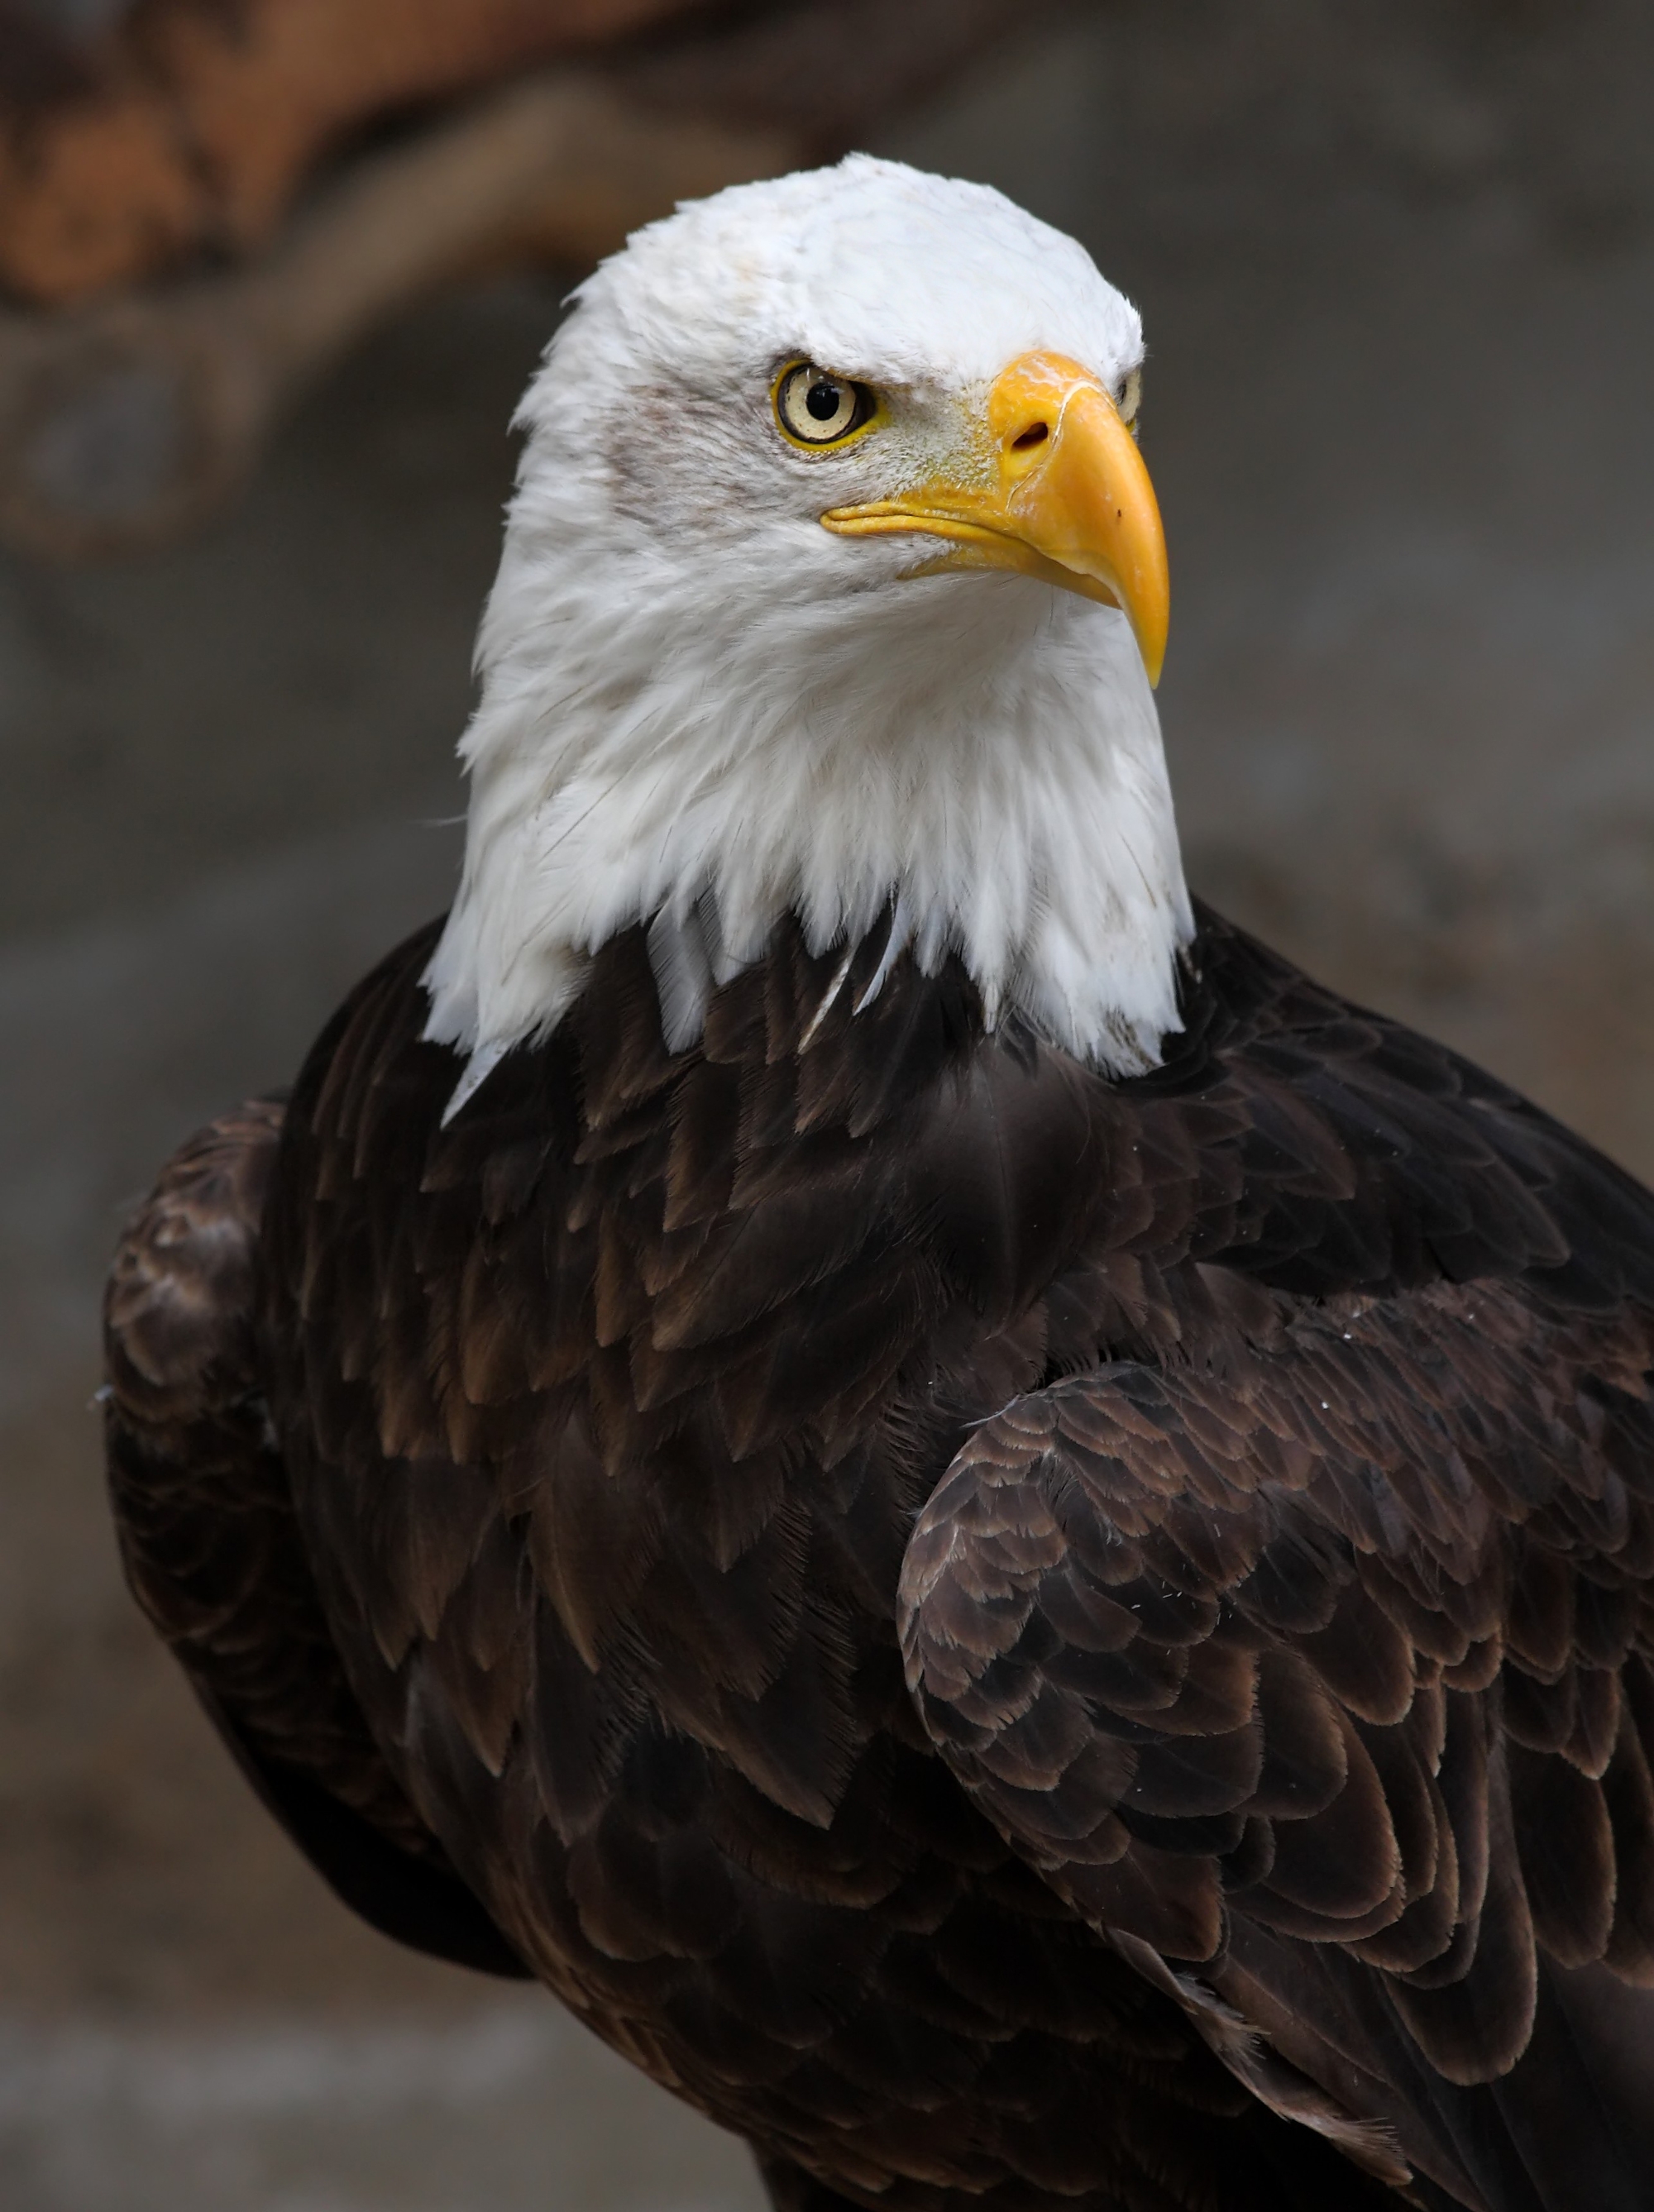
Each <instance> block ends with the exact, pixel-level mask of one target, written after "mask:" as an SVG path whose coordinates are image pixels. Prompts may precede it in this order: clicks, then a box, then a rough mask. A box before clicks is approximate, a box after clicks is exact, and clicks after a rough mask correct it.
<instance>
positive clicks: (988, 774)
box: [426, 155, 1192, 1110]
mask: <svg viewBox="0 0 1654 2212" xmlns="http://www.w3.org/2000/svg"><path fill="white" fill-rule="evenodd" d="M577 298H578V302H579V304H578V307H577V308H576V311H575V313H573V314H572V315H571V316H570V317H569V319H568V320H567V321H566V322H565V323H564V324H563V325H562V328H561V329H560V330H559V331H558V332H557V334H556V337H555V338H554V339H553V341H552V343H551V345H550V348H549V349H548V352H547V355H546V359H545V362H544V366H543V368H541V369H540V371H539V373H538V375H537V376H536V378H535V380H534V381H533V383H532V385H531V386H530V387H529V389H528V392H527V394H526V397H525V398H524V401H523V404H522V406H521V409H520V412H519V416H518V421H519V423H520V425H521V426H522V427H523V428H526V430H527V432H528V441H527V446H526V451H525V453H524V455H523V459H522V465H521V468H520V476H519V483H518V489H517V492H516V495H515V497H514V501H513V503H512V507H511V511H510V516H509V520H508V526H507V530H506V541H505V550H504V556H503V558H502V562H501V565H500V573H499V577H498V580H497V581H496V584H495V586H494V591H493V593H492V596H491V597H490V601H489V605H488V611H487V613H486V616H485V617H484V619H483V627H482V632H481V636H480V640H479V644H478V661H479V665H480V668H481V671H482V676H483V693H482V700H481V704H480V705H479V707H478V708H477V714H476V716H475V718H474V719H473V720H472V722H471V727H470V729H469V730H468V732H466V735H465V739H464V742H463V744H462V746H461V754H462V757H463V758H464V760H465V763H466V764H467V766H468V768H469V770H470V773H471V810H470V817H469V824H468V832H467V844H466V854H465V874H464V878H463V881H462V883H461V885H460V890H459V897H458V899H457V901H456V902H455V905H454V908H453V913H452V915H450V917H449V920H448V923H447V928H446V930H445V932H444V934H443V937H442V939H441V944H440V945H439V946H438V948H437V951H436V952H435V956H434V957H433V959H432V961H431V963H430V968H429V973H428V975H427V979H426V980H427V983H428V985H429V990H430V994H431V1012H430V1019H429V1025H428V1030H427V1034H428V1035H429V1036H431V1037H433V1038H435V1039H438V1040H440V1041H442V1042H449V1043H452V1044H453V1045H455V1046H456V1047H457V1048H459V1050H460V1051H461V1052H463V1053H465V1054H468V1055H470V1056H471V1060H470V1068H469V1072H468V1074H467V1077H466V1079H465V1081H464V1083H463V1084H462V1086H461V1090H460V1091H459V1094H457V1096H456V1101H455V1103H456V1104H457V1103H459V1101H460V1099H462V1098H463V1097H465V1096H468V1095H469V1094H470V1091H471V1090H472V1089H473V1088H474V1087H475V1085H476V1084H477V1082H478V1081H480V1080H481V1079H482V1077H483V1074H485V1073H486V1072H487V1070H488V1069H489V1068H490V1067H491V1066H493V1065H494V1064H495V1062H496V1060H498V1059H499V1057H500V1055H501V1054H502V1053H503V1052H505V1051H506V1050H508V1048H510V1047H511V1046H512V1045H514V1044H515V1043H517V1042H520V1040H522V1039H525V1038H527V1037H531V1036H537V1035H544V1034H545V1033H546V1032H547V1031H549V1030H550V1029H551V1028H552V1027H554V1026H555V1024H556V1021H557V1020H558V1018H559V1017H560V1016H561V1014H562V1012H563V1011H564V1010H565V1008H566V1007H567V1006H569V1002H570V1000H572V999H573V998H574V997H575V995H576V994H577V993H578V992H579V990H580V989H581V982H582V978H583V975H584V971H585V968H586V963H587V958H588V957H589V955H590V954H591V952H592V951H594V950H595V949H596V948H597V947H598V946H599V945H601V944H602V943H603V942H604V941H605V939H607V938H609V937H610V936H611V935H612V934H613V933H615V932H617V931H618V930H621V929H623V928H625V927H628V926H629V925H630V924H632V923H634V922H636V921H640V920H650V919H653V921H654V929H653V932H652V936H651V947H652V951H654V957H655V968H656V974H657V976H658V978H659V979H660V986H661V991H662V999H663V1006H664V1010H665V1012H666V1022H667V1029H668V1036H669V1040H670V1042H672V1043H673V1044H675V1045H676V1044H682V1043H684V1042H688V1041H689V1040H690V1038H691V1037H692V1036H694V1035H695V1034H696V1030H697V1028H698V1023H699V1018H700V1010H701V1007H702V1005H703V1003H704V998H705V994H706V992H707V990H708V989H709V988H710V987H713V985H714V984H715V982H716V981H720V980H721V979H723V978H725V977H727V975H729V974H731V973H733V972H734V970H735V969H738V968H739V966H740V965H741V964H742V963H745V962H747V961H750V960H751V959H753V958H755V957H757V955H758V954H759V953H760V952H761V951H762V950H763V946H764V944H765V942H766V940H767V939H768V938H769V934H770V933H771V931H772V929H773V928H774V927H775V923H776V921H778V919H779V918H780V917H781V916H782V915H784V914H786V913H787V911H788V910H789V909H791V910H792V911H793V912H794V913H796V914H797V915H799V917H800V921H801V922H802V925H803V927H804V930H805V933H806V937H807V939H808V940H809V942H810V944H811V945H812V947H813V948H816V949H818V950H822V949H825V948H827V947H829V946H830V945H833V944H835V943H836V942H840V941H846V942H854V940H855V939H858V938H859V937H860V935H861V934H862V933H864V932H865V931H866V930H867V928H869V927H871V926H872V924H873V921H875V919H876V918H877V916H878V915H879V914H880V912H882V911H883V910H884V908H885V906H886V904H887V903H888V902H891V901H894V902H896V903H897V911H898V915H899V917H900V922H901V933H902V934H903V936H904V937H905V938H906V939H908V940H909V941H910V943H911V945H912V946H913V949H914V951H915V956H916V957H917V958H918V959H919V961H920V962H921V964H922V965H923V966H925V967H926V968H928V969H933V968H934V967H936V966H937V965H939V963H941V961H942V960H944V959H945V958H946V956H947V954H948V953H949V952H950V951H957V952H958V954H959V956H960V957H961V958H962V959H963V961H964V964H965V966H966V968H967V969H969V971H970V974H971V975H972V976H973V977H974V978H975V980H976V983H977V984H978V986H979V987H980V988H981V991H982V997H983V1000H984V1003H985V1006H986V1007H987V1009H988V1017H989V1019H990V1020H992V1019H994V1018H997V1017H998V1015H999V1014H1000V1012H1002V1011H1003V1010H1004V1009H1005V1008H1006V1006H1017V1007H1019V1008H1020V1009H1021V1010H1022V1011H1023V1012H1025V1014H1026V1015H1027V1016H1028V1018H1030V1019H1031V1021H1032V1022H1033V1023H1034V1024H1035V1025H1036V1026H1037V1028H1038V1029H1039V1030H1041V1031H1042V1032H1043V1033H1044V1034H1045V1035H1047V1036H1049V1037H1050V1038H1052V1039H1053V1040H1054V1041H1055V1042H1058V1043H1061V1044H1062V1045H1064V1046H1065V1047H1067V1048H1069V1049H1070V1050H1072V1051H1074V1052H1076V1053H1078V1054H1081V1055H1082V1056H1084V1057H1085V1058H1087V1059H1088V1060H1091V1061H1092V1062H1093V1063H1094V1064H1095V1065H1097V1066H1100V1067H1102V1068H1104V1069H1105V1070H1106V1071H1108V1072H1110V1073H1130V1072H1134V1071H1136V1070H1139V1069H1141V1068H1143V1067H1144V1066H1149V1065H1152V1064H1153V1062H1154V1060H1156V1058H1157V1057H1158V1047H1159V1042H1160V1040H1161V1038H1162V1037H1163V1036H1164V1035H1165V1034H1166V1033H1167V1032H1168V1031H1171V1030H1175V1029H1176V1028H1177V1004H1176V964H1177V950H1178V947H1179V946H1180V945H1182V944H1183V943H1185V942H1186V941H1187V940H1188V938H1189V935H1190V933H1191V928H1192V924H1191V921H1190V916H1189V902H1188V896H1187V894H1186V892H1185V890H1184V887H1183V872H1182V867H1181V864H1180V861H1179V857H1178V850H1177V830H1176V827H1175V824H1174V821H1173V817H1172V810H1171V794H1170V791H1169V788H1168V786H1167V780H1166V773H1165V765H1164V756H1163V752H1162V749H1161V744H1160V734H1159V725H1158V720H1157V718H1156V714H1155V711H1154V702H1153V696H1152V692H1151V691H1150V689H1149V686H1148V683H1147V680H1146V676H1145V674H1144V671H1143V666H1142V663H1141V660H1140V658H1139V655H1138V652H1137V648H1136V646H1135V644H1134V641H1133V637H1132V634H1131V631H1130V629H1129V628H1128V623H1127V622H1126V618H1125V617H1124V616H1123V615H1122V614H1119V613H1117V612H1116V611H1114V610H1113V609H1111V608H1109V607H1105V606H1102V605H1098V604H1097V603H1096V602H1095V601H1092V600H1090V599H1082V598H1079V597H1078V596H1075V595H1073V594H1072V593H1069V592H1062V591H1058V590H1055V589H1053V588H1052V587H1051V586H1049V585H1047V584H1044V583H1041V582H1038V581H1036V580H1031V579H1029V578H1025V577H1021V576H1016V575H1011V574H952V575H939V576H929V577H924V578H913V577H911V576H909V575H905V574H904V573H903V572H904V571H906V570H908V569H909V568H911V567H912V565H913V562H914V545H913V541H912V540H911V539H910V538H901V537H888V538H842V537H840V536H837V535H835V534H834V533H833V532H830V531H828V530H826V529H824V528H823V527H822V526H821V522H820V519H819V518H820V516H821V513H823V511H824V509H825V508H826V507H830V506H837V505H842V504H845V503H848V502H851V501H867V500H871V499H879V498H883V497H886V496H889V495H892V494H893V493H895V492H896V491H897V490H898V489H901V488H902V487H903V486H904V485H908V484H911V483H915V482H916V481H918V480H920V479H921V477H923V476H924V475H925V474H926V473H927V471H930V470H932V469H933V467H934V465H936V463H937V461H938V459H939V458H940V457H943V456H947V455H951V456H952V458H953V459H955V461H956V462H957V459H958V453H959V450H960V445H961V440H962V436H963V429H962V424H963V422H964V417H965V416H967V415H969V414H970V413H971V411H972V410H973V408H974V410H975V411H976V414H977V415H978V416H979V415H980V411H981V407H982V399H983V396H984V394H985V392H986V390H987V387H988V385H989V384H990V383H991V382H992V380H993V379H994V377H995V376H996V375H997V374H999V373H1000V370H1001V369H1003V368H1005V367H1006V365H1007V363H1009V362H1012V360H1014V359H1016V358H1017V357H1019V356H1021V355H1023V354H1025V353H1028V352H1031V351H1033V350H1036V349H1045V350H1048V351H1055V352H1058V353H1061V354H1063V355H1066V356H1068V357H1070V358H1071V359H1073V360H1075V361H1077V362H1080V363H1081V364H1082V365H1083V366H1085V368H1090V369H1092V370H1093V371H1094V372H1095V373H1096V374H1098V376H1100V377H1101V378H1102V379H1103V380H1104V382H1105V383H1106V384H1107V385H1108V386H1110V387H1111V388H1115V389H1118V388H1119V387H1120V386H1121V385H1122V383H1123V381H1124V380H1125V378H1126V377H1127V375H1128V374H1129V372H1130V371H1131V370H1132V369H1134V368H1135V367H1136V366H1137V364H1138V362H1140V359H1141V355H1142V337H1141V328H1140V322H1139V319H1138V316H1137V313H1136V311H1135V309H1134V308H1133V307H1132V306H1131V305H1130V303H1129V302H1128V301H1126V300H1125V299H1124V298H1122V295H1120V294H1119V293H1118V292H1116V290H1115V289H1113V288H1112V286H1110V284H1108V283H1105V282H1104V279H1103V278H1102V276H1099V275H1098V271H1097V270H1096V268H1095V267H1094V266H1093V264H1092V261H1091V259H1090V258H1089V257H1088V256H1087V255H1086V253H1085V252H1084V250H1083V249H1082V248H1081V247H1080V246H1078V245H1076V244H1075V242H1074V241H1073V240H1072V239H1069V238H1066V237H1064V236H1063V235H1062V234H1061V233H1059V232H1057V231H1055V230H1052V229H1050V228H1048V227H1047V226H1046V225H1045V224H1043V223H1040V222H1035V221H1034V219H1033V218H1032V217H1031V216H1027V215H1025V214H1024V213H1023V212H1022V210H1020V209H1019V208H1017V207H1015V206H1013V205H1012V204H1011V202H1010V201H1008V200H1006V199H1005V198H1004V197H1002V196H1001V195H1000V193H998V192H996V191H991V190H989V189H988V188H987V187H986V186H983V185H970V184H963V183H958V182H956V181H952V180H949V179H942V178H939V177H933V176H928V175H925V174H922V173H920V172H917V171H915V170H912V169H909V168H906V167H903V166H901V165H900V164H898V163H895V162H890V161H873V160H871V159H869V158H868V157H867V156H865V155H854V156H852V157H851V158H850V159H849V160H848V161H844V162H842V163H841V164H840V165H839V166H838V167H836V168H833V169H827V170H822V171H818V172H814V173H808V174H800V175H794V176H789V177H784V178H781V179H778V180H776V181H775V182H772V183H766V184H758V185H742V186H739V187H737V188H736V189H734V190H732V191H726V192H721V193H720V194H719V195H718V196H717V197H715V198H713V199H709V200H705V201H702V202H699V203H697V204H693V205H690V206H686V207H684V208H681V209H680V210H678V213H677V214H676V215H674V216H670V217H669V218H667V219H666V221H664V222H658V223H654V224H652V225H651V226H650V227H649V228H648V229H646V230H642V231H640V232H639V233H638V234H636V236H635V237H634V238H633V239H632V240H631V241H630V242H629V245H628V246H626V248H625V250H624V251H623V252H621V253H619V254H617V255H616V256H615V257H614V258H613V259H611V260H610V261H607V262H605V264H603V266H602V267H601V268H600V269H599V270H598V271H597V272H596V274H595V275H594V276H592V277H590V278H589V279H588V280H587V283H585V284H584V285H582V286H581V289H580V292H579V294H578V295H577ZM795 358H806V359H809V360H812V361H814V362H820V363H823V364H824V365H826V366H828V367H830V368H832V369H833V370H835V371H836V372H839V373H841V374H844V375H846V376H849V377H854V378H856V379H859V380H863V381H865V382H867V384H869V385H872V386H874V387H875V388H876V389H878V390H879V392H880V393H881V395H882V396H883V397H884V398H885V401H886V402H887V404H888V415H887V418H886V419H885V420H884V421H883V422H882V423H881V425H880V427H879V429H878V430H877V431H876V433H874V434H871V435H867V436H865V437H863V438H860V439H859V440H857V441H853V442H852V443H851V444H850V445H849V446H848V447H847V448H845V449H844V450H843V451H842V452H840V453H801V452H800V451H799V450H797V449H796V448H795V447H792V446H791V445H789V444H788V443H787V441H786V440H784V439H783V438H782V437H781V435H780V434H779V432H778V431H777V429H776V427H775V419H774V415H773V411H772V408H771V404H770V391H771V386H772V384H773V381H774V379H775V374H776V372H777V370H778V368H780V367H781V365H782V364H783V363H784V362H787V361H788V360H791V359H795ZM450 1110H453V1109H450Z"/></svg>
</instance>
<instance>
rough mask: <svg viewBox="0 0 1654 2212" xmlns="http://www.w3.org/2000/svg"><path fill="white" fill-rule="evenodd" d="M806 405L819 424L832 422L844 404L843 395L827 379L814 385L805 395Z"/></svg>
mask: <svg viewBox="0 0 1654 2212" xmlns="http://www.w3.org/2000/svg"><path fill="white" fill-rule="evenodd" d="M804 404H805V406H806V408H807V409H808V410H809V412H810V413H811V414H812V416H814V418H815V420H816V421H817V422H831V421H832V419H833V417H834V416H835V415H836V414H837V412H838V410H839V409H840V408H841V407H842V404H843V394H842V392H841V391H840V389H839V387H838V386H837V385H836V384H829V383H828V382H827V381H826V380H825V379H824V380H822V382H821V383H819V384H812V386H810V389H809V390H808V391H807V392H806V393H805V395H804Z"/></svg>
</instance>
